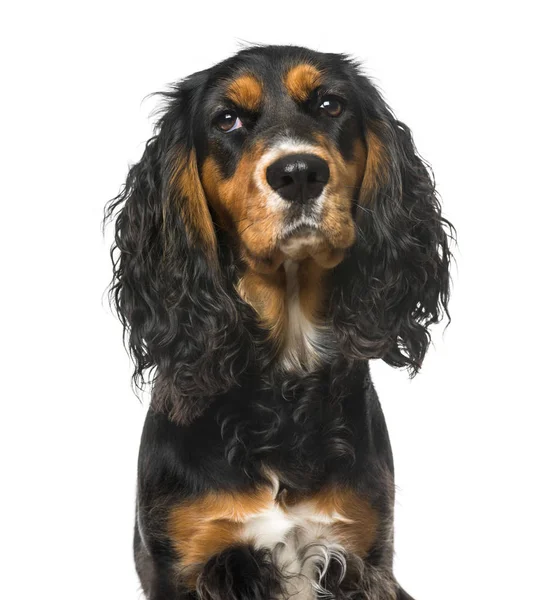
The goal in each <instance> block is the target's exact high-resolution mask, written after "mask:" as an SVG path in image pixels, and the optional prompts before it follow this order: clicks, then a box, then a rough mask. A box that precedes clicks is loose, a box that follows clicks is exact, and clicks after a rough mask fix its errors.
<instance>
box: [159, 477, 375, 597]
mask: <svg viewBox="0 0 558 600" xmlns="http://www.w3.org/2000/svg"><path fill="white" fill-rule="evenodd" d="M277 491H278V489H277V486H275V485H270V486H265V487H264V486H262V487H259V488H255V489H253V490H250V491H246V492H211V493H209V494H207V495H205V496H202V497H200V498H196V499H194V500H189V501H185V502H183V503H181V504H179V505H177V506H175V507H174V508H172V509H171V511H170V513H169V517H168V534H169V537H170V539H171V541H172V543H173V546H174V549H175V551H176V553H177V555H178V557H179V565H178V569H179V572H180V573H182V574H183V575H184V576H185V578H186V581H187V582H188V583H189V585H191V586H192V587H193V586H194V585H195V581H196V578H197V576H198V574H199V572H200V570H201V568H202V566H203V564H204V563H205V562H207V561H208V560H209V558H211V557H212V556H214V555H215V554H218V553H220V552H222V551H223V550H225V549H226V548H228V547H230V546H234V545H236V544H246V543H253V544H255V545H256V546H258V547H261V546H262V545H263V546H268V547H273V546H274V545H275V544H277V543H279V542H281V541H282V539H283V537H282V536H283V535H287V534H288V532H289V531H292V532H294V531H296V530H297V528H300V527H302V528H303V529H306V528H308V529H307V531H308V533H307V534H305V535H306V536H307V535H310V538H309V541H310V542H311V541H312V537H311V535H318V536H319V538H318V540H319V539H322V538H323V540H324V541H327V543H332V544H337V545H340V546H342V547H343V549H344V551H345V552H346V553H353V554H356V555H357V556H359V557H361V558H363V557H365V556H366V553H367V552H368V551H369V550H370V548H371V547H372V545H373V543H374V540H375V538H376V533H377V527H378V515H377V511H376V510H375V509H374V508H373V507H372V506H371V505H370V503H369V502H368V500H367V499H366V498H362V497H360V496H359V495H358V494H357V493H356V492H355V491H354V490H352V489H348V488H342V487H327V488H324V489H322V490H320V491H318V492H316V493H313V494H300V493H287V492H286V491H283V492H282V493H281V494H280V495H276V494H277ZM266 519H267V520H266ZM259 520H261V526H260V525H258V523H259V522H260V521H259ZM266 523H267V525H266ZM274 523H277V524H278V525H279V528H278V529H277V532H278V533H277V534H276V536H273V534H272V535H271V536H269V534H268V533H266V532H267V531H269V532H273V529H274ZM306 523H307V525H305V524H306ZM262 527H263V529H262ZM281 532H284V533H281ZM311 532H314V533H313V534H311ZM277 536H278V537H277ZM302 539H305V538H304V537H303V538H302Z"/></svg>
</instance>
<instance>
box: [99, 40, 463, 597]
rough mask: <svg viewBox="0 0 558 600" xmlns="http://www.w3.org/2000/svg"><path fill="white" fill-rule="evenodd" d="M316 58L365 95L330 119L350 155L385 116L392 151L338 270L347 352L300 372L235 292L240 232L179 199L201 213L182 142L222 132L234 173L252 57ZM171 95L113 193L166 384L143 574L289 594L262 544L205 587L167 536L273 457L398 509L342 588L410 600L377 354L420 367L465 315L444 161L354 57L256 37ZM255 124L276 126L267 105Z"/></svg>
mask: <svg viewBox="0 0 558 600" xmlns="http://www.w3.org/2000/svg"><path fill="white" fill-rule="evenodd" d="M303 61H309V62H311V63H312V64H317V65H319V66H320V68H323V70H324V71H326V72H328V73H329V74H330V75H331V77H332V80H333V81H334V85H335V86H336V88H335V89H342V90H343V91H344V93H345V95H346V97H347V98H348V106H349V107H350V108H348V109H347V114H346V115H345V116H344V117H343V119H344V120H340V121H339V122H336V123H335V124H334V125H329V124H327V123H321V122H320V123H318V124H317V125H316V127H319V128H320V131H322V132H325V133H326V134H327V135H328V136H330V137H331V139H332V140H334V142H335V143H336V145H337V147H338V148H339V150H340V152H341V153H342V155H343V156H345V157H347V158H349V157H350V147H351V141H354V139H355V138H356V137H358V136H363V137H364V135H365V132H366V131H367V130H368V129H371V130H373V131H374V132H375V134H376V135H377V137H378V138H379V139H380V140H381V142H382V146H383V148H384V150H385V152H386V154H387V156H388V159H389V160H388V172H387V174H386V177H385V178H384V179H383V182H382V185H381V186H379V187H375V188H374V189H362V190H360V189H356V190H355V197H354V219H355V222H356V224H357V229H358V231H357V240H356V242H355V244H354V245H353V247H352V248H351V249H350V251H349V253H348V255H347V257H346V258H345V260H343V261H342V262H341V263H340V264H339V265H338V266H337V267H336V268H335V269H334V272H333V273H332V277H331V281H332V287H331V289H332V293H331V297H330V303H329V308H328V310H327V317H328V322H329V323H331V348H330V353H329V355H328V356H329V360H328V361H327V362H326V363H325V364H323V365H322V366H321V367H320V368H319V369H317V370H316V371H314V372H312V373H307V374H297V375H293V374H286V373H284V372H282V371H280V370H278V369H277V368H276V366H275V358H276V355H275V352H276V351H275V349H274V347H273V346H272V345H271V344H270V343H269V342H268V341H267V336H266V332H265V331H262V329H261V327H260V326H259V325H258V320H257V317H256V315H255V313H254V311H253V309H252V308H251V307H250V306H249V305H248V304H246V303H245V302H244V301H243V300H242V299H241V298H240V297H239V295H238V294H237V292H236V290H235V283H236V282H237V280H238V277H239V269H240V268H241V266H240V265H239V263H238V256H237V254H236V252H235V249H234V248H233V247H231V244H230V240H229V238H228V237H227V235H226V233H224V232H223V231H221V230H220V229H219V228H218V227H216V228H215V235H216V241H217V252H216V259H215V258H214V257H212V255H211V252H210V250H209V249H208V247H207V245H206V244H205V243H204V240H203V239H202V238H201V237H200V235H199V232H197V231H196V230H195V229H189V228H187V227H185V226H184V219H183V218H182V215H181V212H180V210H179V208H178V207H179V206H180V205H183V206H185V207H186V210H189V208H188V206H189V204H188V203H189V202H191V199H189V198H179V199H177V197H176V196H177V194H178V192H177V190H176V189H175V186H174V183H173V182H174V177H175V174H176V170H177V168H179V165H178V162H177V161H178V158H177V157H178V156H179V155H180V154H181V153H184V152H191V151H193V150H195V152H196V156H197V159H198V163H201V161H202V160H203V158H204V157H205V156H206V155H207V152H208V148H209V146H210V145H211V144H213V146H212V147H215V144H219V153H218V156H219V160H220V165H221V168H222V171H223V172H224V173H225V174H227V173H228V174H231V173H233V172H234V169H235V168H236V164H237V163H238V160H239V158H240V157H241V156H242V152H243V147H244V146H243V143H244V142H243V138H242V136H243V135H246V136H248V135H249V134H250V131H251V129H250V128H249V127H247V128H246V132H243V133H242V134H241V135H239V136H237V137H236V138H235V139H236V142H234V143H233V141H231V139H232V138H230V139H224V140H222V141H215V140H214V139H213V138H214V137H215V135H216V134H215V132H213V131H212V130H211V129H208V125H207V123H208V118H207V117H208V115H209V114H210V113H211V106H212V104H211V103H212V102H213V97H214V96H215V95H216V93H217V92H216V86H217V85H218V82H219V81H220V80H221V79H222V78H223V77H226V76H230V74H231V73H235V72H240V71H241V70H242V69H246V68H248V67H250V68H253V69H260V72H262V73H265V75H262V76H263V77H265V78H266V79H265V81H266V82H267V81H269V82H270V85H272V84H273V82H274V81H276V80H280V78H279V77H278V73H280V70H281V68H282V67H283V66H284V65H289V64H296V63H297V62H303ZM165 97H166V105H165V108H164V110H163V112H162V116H161V118H160V120H159V122H158V124H157V133H156V135H155V137H153V138H152V139H151V140H150V141H149V142H148V143H147V145H146V149H145V152H144V155H143V157H142V158H141V160H140V162H139V163H137V164H136V165H134V166H133V167H131V169H130V172H129V175H128V178H127V181H126V184H125V187H124V189H123V190H122V192H121V193H120V195H119V196H117V197H116V198H115V199H114V200H113V201H112V202H111V203H110V204H109V206H108V207H107V218H111V217H112V216H114V215H116V221H115V245H114V248H113V251H112V257H113V265H114V279H113V283H112V288H111V290H112V298H113V301H114V305H115V307H116V310H117V312H118V315H119V317H120V319H121V320H122V322H123V324H124V326H125V328H126V331H127V333H128V343H129V348H130V352H131V355H132V357H133V358H134V361H135V375H134V376H135V380H136V383H138V384H140V385H141V384H143V383H145V382H146V381H150V380H152V381H153V383H154V388H153V398H152V406H151V409H150V411H149V414H148V417H147V420H146V424H145V429H144V433H143V437H142V445H141V452H140V459H139V473H138V524H137V527H136V536H135V549H136V564H137V566H138V572H139V574H140V578H141V581H142V586H143V588H144V590H145V591H146V592H147V594H148V596H149V598H150V600H159V599H161V600H162V599H163V598H165V599H167V600H171V599H172V598H194V597H200V598H214V599H216V600H217V599H225V598H227V599H238V600H241V599H242V600H248V599H251V600H259V599H260V598H261V599H262V600H263V599H264V598H265V599H266V600H269V599H270V598H271V597H275V596H274V594H278V593H279V591H280V589H281V586H282V582H281V578H280V576H279V574H278V573H277V572H276V571H275V568H274V567H273V563H272V562H271V561H270V559H269V556H268V555H267V554H266V553H265V552H263V551H261V550H256V549H255V548H252V547H250V546H242V547H234V548H230V549H228V550H226V551H225V552H223V553H222V554H220V555H217V556H214V557H213V558H211V560H210V561H209V562H208V563H207V564H206V565H205V566H204V567H203V569H202V571H201V575H200V577H199V579H198V586H197V591H194V590H192V589H189V588H188V587H187V586H185V585H183V584H182V583H180V577H179V576H178V575H177V574H176V569H174V567H175V561H176V554H175V549H174V547H173V544H172V541H171V540H170V539H169V537H168V535H167V533H166V520H165V519H166V515H167V513H168V510H169V508H170V507H172V506H173V505H175V504H176V503H177V502H179V501H181V500H184V499H186V498H196V497H200V496H203V495H204V494H205V493H207V492H208V491H212V490H249V489H251V488H252V487H253V486H255V485H257V484H261V483H263V482H265V475H263V474H262V473H263V471H262V467H265V468H268V469H272V470H274V471H275V472H277V473H279V474H280V475H281V486H282V489H283V490H286V491H287V492H289V491H293V492H297V493H300V492H311V491H313V490H316V489H320V488H321V487H323V486H324V485H326V484H339V485H343V486H349V487H351V488H353V489H355V490H357V491H358V492H359V493H360V494H362V495H364V496H366V497H367V498H368V499H369V501H370V503H371V504H372V505H373V506H374V507H375V508H376V509H377V510H378V512H379V514H380V516H381V526H380V531H379V535H378V541H377V542H376V544H375V545H374V547H373V548H371V549H370V551H369V554H368V557H367V559H366V561H365V562H364V563H363V565H362V566H361V568H359V569H357V568H356V567H355V569H354V571H355V573H356V572H357V571H358V572H359V574H358V576H357V575H356V574H355V575H353V576H350V574H349V575H348V576H347V579H346V581H345V582H344V583H343V582H342V583H341V584H340V586H339V587H338V589H337V591H336V592H335V594H336V595H335V597H336V598H368V599H369V600H388V599H390V600H393V598H394V595H393V594H395V593H396V592H395V591H394V590H396V589H397V588H396V584H395V581H394V579H393V576H392V575H391V563H392V556H393V549H392V541H391V530H392V509H393V500H394V498H393V459H392V455H391V449H390V445H389V438H388V434H387V429H386V426H385V422H384V418H383V414H382V411H381V407H380V404H379V401H378V398H377V396H376V393H375V391H374V388H373V386H372V383H371V381H370V378H369V374H368V365H367V361H368V359H372V358H381V359H383V360H385V361H386V362H387V363H388V364H390V365H393V366H397V367H408V368H409V369H410V371H411V373H413V374H414V373H416V372H417V371H418V369H419V368H420V366H421V363H422V360H423V358H424V355H425V353H426V351H427V349H428V345H429V341H430V337H429V333H428V327H429V326H430V325H431V324H433V323H436V322H438V321H440V319H441V318H442V317H443V315H444V313H445V312H447V303H448V299H449V283H450V279H449V263H450V251H449V248H448V238H449V235H451V232H452V228H451V225H450V224H449V223H448V222H447V221H446V220H445V219H444V218H443V217H442V216H441V212H440V205H439V202H438V200H437V197H436V193H435V187H434V181H433V178H432V176H431V173H430V171H429V169H428V167H427V166H426V165H425V163H424V162H423V161H422V160H421V158H420V157H419V155H418V153H417V151H416V149H415V147H414V144H413V141H412V137H411V133H410V131H409V129H408V128H407V127H406V126H405V125H404V124H402V123H401V122H399V121H397V120H396V119H395V117H394V116H393V114H392V113H391V111H390V109H389V108H388V107H387V105H386V104H385V102H384V101H383V99H382V98H381V96H380V94H379V93H378V91H377V90H376V89H375V88H374V87H373V86H372V84H371V83H370V82H369V81H368V80H367V79H366V78H364V77H363V76H362V75H361V74H360V73H359V71H358V67H357V65H356V64H355V63H354V62H353V61H351V60H350V59H348V58H347V57H345V56H340V55H331V54H319V53H314V52H311V51H309V50H306V49H303V48H295V47H255V48H251V49H248V50H244V51H242V52H241V53H239V55H237V56H236V57H233V58H232V59H228V60H227V61H224V62H223V63H221V64H220V65H217V66H216V67H213V68H212V69H209V70H207V71H204V72H201V73H197V74H195V75H193V76H191V77H189V78H187V79H185V80H184V81H182V82H180V83H179V84H177V85H176V86H175V87H174V88H173V90H172V91H171V92H170V93H167V94H165ZM278 110H279V109H278ZM281 110H282V112H281V118H282V119H283V122H288V123H290V126H291V127H292V128H295V130H296V131H297V134H300V136H301V137H303V138H304V136H305V135H306V132H308V131H309V128H310V127H311V123H313V121H312V120H311V119H310V118H309V117H308V116H307V115H305V114H302V113H300V112H298V111H295V112H294V113H293V112H292V109H291V113H289V112H288V111H287V109H284V108H283V109H281ZM267 118H268V119H269V118H270V117H267ZM246 121H247V123H249V122H250V121H249V117H248V116H247V117H246ZM251 127H252V128H253V130H254V131H256V130H257V128H265V127H268V128H269V127H276V124H275V125H274V124H273V123H272V122H271V121H268V122H258V121H256V120H254V122H253V124H252V125H251ZM328 128H329V129H328ZM260 130H261V129H260ZM235 144H236V145H235ZM329 579H330V581H332V582H333V581H334V580H335V579H336V578H335V577H334V574H333V573H332V574H331V577H330V578H329ZM384 581H387V583H382V582H384ZM359 582H360V583H359ZM384 585H385V588H384V587H382V586H384ZM331 586H332V593H334V592H333V589H334V584H333V583H331ZM397 594H398V595H397V598H399V599H400V600H402V599H403V598H410V597H409V596H408V595H406V594H405V592H403V591H402V590H399V591H398V592H397Z"/></svg>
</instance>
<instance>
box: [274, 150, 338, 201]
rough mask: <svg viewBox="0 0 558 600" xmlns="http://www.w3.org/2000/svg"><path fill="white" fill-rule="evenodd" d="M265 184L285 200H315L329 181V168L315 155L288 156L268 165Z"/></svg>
mask: <svg viewBox="0 0 558 600" xmlns="http://www.w3.org/2000/svg"><path fill="white" fill-rule="evenodd" d="M266 177H267V183H269V185H270V186H271V187H272V188H273V189H274V190H275V191H276V192H277V193H278V194H279V195H280V196H281V197H282V198H284V199H285V200H289V201H291V202H306V200H311V199H312V198H317V197H318V196H319V195H320V194H321V193H322V190H323V189H324V187H325V184H326V183H327V181H328V179H329V167H328V166H327V163H326V161H325V160H323V159H321V158H320V157H319V156H316V155H315V154H288V155H287V156H283V157H282V158H280V159H279V160H276V161H275V162H274V163H272V164H271V165H269V167H268V168H267V173H266Z"/></svg>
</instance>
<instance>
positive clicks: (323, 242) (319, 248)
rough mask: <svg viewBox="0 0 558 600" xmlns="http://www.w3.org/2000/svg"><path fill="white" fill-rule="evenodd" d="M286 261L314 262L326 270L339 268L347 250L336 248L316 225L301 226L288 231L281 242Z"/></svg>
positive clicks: (280, 249) (280, 246) (280, 247)
mask: <svg viewBox="0 0 558 600" xmlns="http://www.w3.org/2000/svg"><path fill="white" fill-rule="evenodd" d="M279 251H280V253H281V254H282V255H283V257H284V260H290V261H293V262H302V261H304V260H307V259H311V260H314V261H315V262H316V263H318V265H320V266H321V267H323V268H325V269H331V268H333V267H335V266H337V265H338V264H339V263H340V262H341V261H342V260H343V257H344V256H345V249H340V248H335V247H333V246H332V245H331V243H330V242H329V240H328V239H327V237H326V235H325V234H324V232H323V231H321V230H320V228H319V227H318V226H316V225H313V224H312V225H307V224H304V225H301V226H299V227H296V228H294V229H292V230H291V231H288V232H287V234H286V235H284V236H282V238H281V240H280V242H279Z"/></svg>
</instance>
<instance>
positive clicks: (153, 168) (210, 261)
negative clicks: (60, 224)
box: [106, 79, 249, 422]
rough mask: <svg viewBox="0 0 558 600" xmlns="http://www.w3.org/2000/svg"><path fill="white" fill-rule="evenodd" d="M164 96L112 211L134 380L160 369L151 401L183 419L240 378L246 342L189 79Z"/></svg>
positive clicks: (116, 276)
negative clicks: (204, 174)
mask: <svg viewBox="0 0 558 600" xmlns="http://www.w3.org/2000/svg"><path fill="white" fill-rule="evenodd" d="M167 97H168V105H167V108H166V111H165V113H164V114H163V116H162V118H161V119H160V121H159V123H158V126H157V131H156V135H155V137H153V138H152V139H151V140H149V141H148V142H147V145H146V148H145V151H144V154H143V157H142V158H141V160H140V161H139V162H138V163H137V164H135V165H134V166H132V167H131V169H130V171H129V174H128V177H127V180H126V183H125V186H124V188H123V190H122V192H121V193H120V194H119V195H118V196H117V197H116V198H115V199H114V200H112V202H110V203H109V205H108V206H107V210H106V218H111V217H112V216H113V215H114V214H116V213H117V217H116V221H115V243H114V246H113V248H112V251H111V256H112V261H113V280H112V286H111V298H112V301H113V303H114V305H115V307H116V310H117V313H118V315H119V318H120V319H121V321H122V323H123V324H124V327H125V331H126V332H127V333H128V345H129V350H130V354H131V356H132V358H133V359H134V362H135V372H134V380H135V382H136V383H137V384H138V385H142V384H144V383H145V381H146V376H147V375H148V376H153V375H154V382H155V386H154V391H153V398H152V406H153V407H154V408H155V409H156V410H162V411H165V412H167V413H169V414H170V415H171V418H173V419H175V420H177V421H182V422H185V421H188V420H191V419H192V418H194V417H195V416H197V415H199V414H200V413H201V412H202V410H203V408H204V407H205V406H206V404H207V401H208V400H209V399H210V398H211V397H213V396H215V395H217V394H219V393H221V392H223V391H226V390H227V389H229V388H230V387H231V386H232V385H234V384H235V382H236V378H237V376H238V374H239V373H240V372H241V371H242V370H243V369H244V368H245V365H246V361H247V360H248V355H249V351H248V350H247V344H246V343H244V342H245V341H246V332H245V331H244V330H243V324H242V320H241V319H240V318H239V314H238V309H237V305H236V302H235V300H234V297H233V292H232V288H231V285H230V284H229V282H228V281H227V279H226V278H225V277H224V276H223V270H222V268H221V265H220V261H219V256H218V246H217V240H216V236H215V230H214V227H213V220H212V217H211V214H210V211H209V208H208V205H207V203H206V199H205V196H204V191H203V188H202V185H201V182H200V179H199V175H198V165H197V159H196V152H195V148H194V142H193V137H194V135H193V132H192V123H193V120H192V115H193V113H194V112H195V103H196V98H195V88H194V86H193V84H192V79H189V80H186V81H185V82H182V83H181V84H179V85H178V86H177V87H176V88H175V90H174V91H173V92H171V93H169V94H168V95H167Z"/></svg>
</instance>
